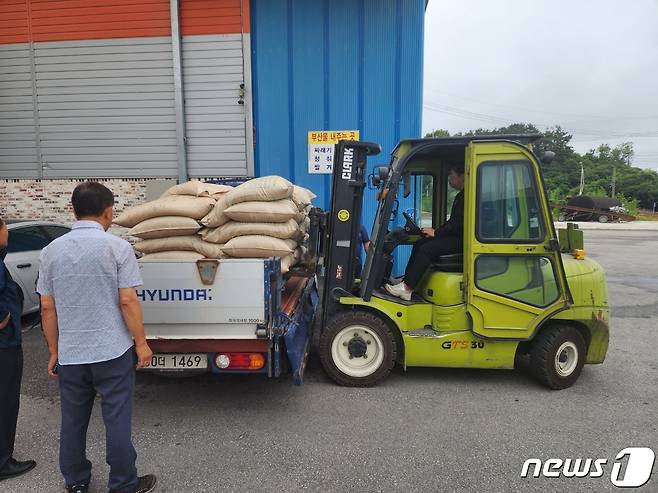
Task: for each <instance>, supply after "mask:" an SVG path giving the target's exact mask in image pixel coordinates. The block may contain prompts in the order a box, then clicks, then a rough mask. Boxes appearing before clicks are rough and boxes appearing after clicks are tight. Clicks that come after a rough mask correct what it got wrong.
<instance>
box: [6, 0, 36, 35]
mask: <svg viewBox="0 0 658 493" xmlns="http://www.w3.org/2000/svg"><path fill="white" fill-rule="evenodd" d="M29 39H30V27H29V24H28V14H27V2H26V1H25V0H2V2H0V44H8V43H27V42H28V41H29Z"/></svg>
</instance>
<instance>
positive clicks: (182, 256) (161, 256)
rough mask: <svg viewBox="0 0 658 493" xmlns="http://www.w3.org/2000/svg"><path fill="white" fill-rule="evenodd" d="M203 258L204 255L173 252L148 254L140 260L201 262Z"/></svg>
mask: <svg viewBox="0 0 658 493" xmlns="http://www.w3.org/2000/svg"><path fill="white" fill-rule="evenodd" d="M202 258H203V255H201V254H200V253H198V252H189V251H175V250H172V251H168V252H157V253H147V254H146V255H144V256H142V258H141V259H140V260H199V259H202Z"/></svg>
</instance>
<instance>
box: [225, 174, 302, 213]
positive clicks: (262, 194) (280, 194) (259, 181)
mask: <svg viewBox="0 0 658 493" xmlns="http://www.w3.org/2000/svg"><path fill="white" fill-rule="evenodd" d="M292 191H293V185H292V183H290V182H289V181H288V180H286V179H285V178H282V177H280V176H262V177H260V178H254V179H253V180H249V181H245V182H244V183H241V184H240V185H238V186H237V187H235V188H234V189H233V190H231V191H230V192H229V193H227V194H226V196H225V197H226V205H227V206H228V207H230V206H232V205H235V204H239V203H240V202H250V201H254V200H257V201H261V202H270V201H272V200H281V199H287V198H290V196H291V195H292Z"/></svg>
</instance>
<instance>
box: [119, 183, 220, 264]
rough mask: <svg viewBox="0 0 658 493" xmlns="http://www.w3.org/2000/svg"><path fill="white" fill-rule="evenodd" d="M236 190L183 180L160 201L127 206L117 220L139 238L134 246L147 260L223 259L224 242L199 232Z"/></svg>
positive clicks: (159, 199)
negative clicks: (207, 238) (217, 206)
mask: <svg viewBox="0 0 658 493" xmlns="http://www.w3.org/2000/svg"><path fill="white" fill-rule="evenodd" d="M232 189H233V187H229V186H227V185H214V184H212V183H202V182H200V181H190V182H186V183H181V184H180V185H176V186H173V187H171V188H170V189H169V190H167V191H166V192H165V193H164V194H162V196H161V197H160V198H158V199H157V200H153V201H151V202H147V203H145V204H141V205H138V206H135V207H130V208H129V209H126V210H125V211H123V212H122V213H121V214H120V215H119V216H118V217H117V218H116V219H115V220H114V223H115V224H118V225H119V226H123V227H126V228H130V230H128V232H127V233H126V234H127V235H129V236H134V237H136V238H137V239H138V241H137V242H136V243H135V245H134V246H135V249H136V250H138V251H140V252H142V253H143V254H144V256H143V257H142V258H144V259H200V258H204V257H205V258H221V257H222V255H223V254H222V250H221V245H217V244H216V243H210V242H206V241H203V239H202V238H201V237H200V236H199V235H198V234H197V233H198V232H199V230H200V229H201V224H199V219H201V218H203V217H204V216H205V215H206V214H208V213H209V212H210V211H212V210H213V208H214V207H215V204H216V203H217V201H218V200H219V199H221V198H222V197H223V196H224V195H226V193H228V192H229V191H230V190H232Z"/></svg>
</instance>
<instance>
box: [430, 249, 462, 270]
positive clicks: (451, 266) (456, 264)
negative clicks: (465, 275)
mask: <svg viewBox="0 0 658 493" xmlns="http://www.w3.org/2000/svg"><path fill="white" fill-rule="evenodd" d="M431 268H432V270H438V271H442V272H463V271H464V254H462V253H451V254H450V255H441V256H440V257H439V258H438V260H436V261H435V262H432V265H431Z"/></svg>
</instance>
